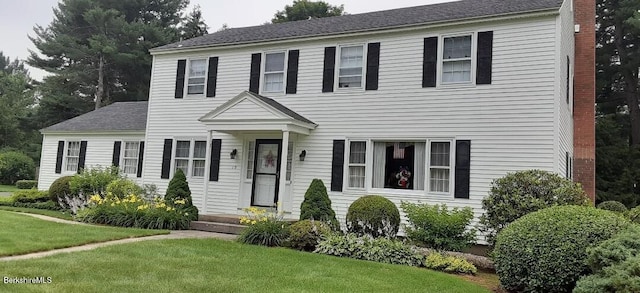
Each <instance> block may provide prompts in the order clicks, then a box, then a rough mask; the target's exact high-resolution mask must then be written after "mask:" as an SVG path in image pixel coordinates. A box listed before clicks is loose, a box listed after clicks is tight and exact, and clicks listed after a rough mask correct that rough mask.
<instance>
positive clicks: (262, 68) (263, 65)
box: [260, 50, 289, 95]
mask: <svg viewBox="0 0 640 293" xmlns="http://www.w3.org/2000/svg"><path fill="white" fill-rule="evenodd" d="M278 53H284V71H283V73H282V91H279V92H267V91H265V90H264V86H265V75H266V73H267V72H266V70H265V69H266V67H267V54H278ZM260 63H261V64H260V93H264V94H269V95H284V94H285V93H286V92H287V70H288V69H289V68H288V65H289V51H288V50H272V51H265V52H262V58H261V62H260ZM271 73H278V72H275V71H274V72H271Z"/></svg>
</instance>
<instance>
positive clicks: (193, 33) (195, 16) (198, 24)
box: [182, 5, 209, 40]
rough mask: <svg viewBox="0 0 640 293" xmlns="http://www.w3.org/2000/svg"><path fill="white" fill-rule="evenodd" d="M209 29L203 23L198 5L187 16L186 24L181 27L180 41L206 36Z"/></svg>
mask: <svg viewBox="0 0 640 293" xmlns="http://www.w3.org/2000/svg"><path fill="white" fill-rule="evenodd" d="M208 29H209V27H208V26H207V24H206V23H204V19H203V18H202V11H201V10H200V5H196V6H195V7H194V8H193V10H191V12H190V13H189V15H187V19H186V22H185V24H184V26H183V27H182V39H183V40H186V39H191V38H195V37H199V36H204V35H206V34H208V33H209V32H208Z"/></svg>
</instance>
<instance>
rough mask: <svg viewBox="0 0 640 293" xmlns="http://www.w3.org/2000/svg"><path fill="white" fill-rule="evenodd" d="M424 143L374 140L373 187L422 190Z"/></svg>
mask: <svg viewBox="0 0 640 293" xmlns="http://www.w3.org/2000/svg"><path fill="white" fill-rule="evenodd" d="M424 170H425V143H423V142H374V143H373V187H374V188H392V189H410V190H424Z"/></svg>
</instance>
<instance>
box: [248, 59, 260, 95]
mask: <svg viewBox="0 0 640 293" xmlns="http://www.w3.org/2000/svg"><path fill="white" fill-rule="evenodd" d="M261 62H262V53H255V54H251V74H250V75H249V91H250V92H252V93H256V94H257V93H258V91H259V90H260V63H261Z"/></svg>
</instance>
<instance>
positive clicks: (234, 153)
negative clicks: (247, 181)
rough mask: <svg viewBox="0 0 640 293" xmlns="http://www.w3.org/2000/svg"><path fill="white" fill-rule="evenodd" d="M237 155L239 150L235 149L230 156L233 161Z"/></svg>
mask: <svg viewBox="0 0 640 293" xmlns="http://www.w3.org/2000/svg"><path fill="white" fill-rule="evenodd" d="M237 154H238V150H237V149H233V150H232V151H231V153H230V154H229V155H230V156H231V159H232V160H235V159H236V155H237Z"/></svg>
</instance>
